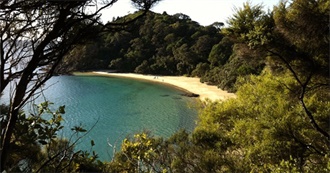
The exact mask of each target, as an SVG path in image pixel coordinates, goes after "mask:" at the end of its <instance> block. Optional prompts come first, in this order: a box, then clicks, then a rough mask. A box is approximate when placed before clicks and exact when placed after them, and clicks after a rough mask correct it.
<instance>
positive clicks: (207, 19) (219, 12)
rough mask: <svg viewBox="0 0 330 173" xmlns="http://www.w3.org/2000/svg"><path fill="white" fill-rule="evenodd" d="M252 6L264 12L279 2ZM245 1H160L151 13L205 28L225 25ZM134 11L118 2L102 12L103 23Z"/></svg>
mask: <svg viewBox="0 0 330 173" xmlns="http://www.w3.org/2000/svg"><path fill="white" fill-rule="evenodd" d="M249 1H250V2H252V4H254V5H255V4H260V3H261V4H263V5H264V7H265V10H266V11H267V9H272V8H273V6H274V5H277V4H278V2H279V1H280V0H249ZM244 2H247V0H162V1H161V2H160V3H158V4H157V5H156V6H155V7H153V8H152V9H151V11H154V12H157V13H163V12H164V11H166V12H167V14H170V15H173V14H176V13H183V14H186V15H188V16H189V17H190V18H191V19H192V20H194V21H196V22H198V23H199V24H201V25H204V26H207V25H211V24H212V23H214V22H224V23H226V21H227V19H228V17H230V16H232V14H233V12H234V8H235V7H242V6H243V3H244ZM134 11H136V9H134V7H133V6H132V5H131V3H130V0H118V2H116V3H115V5H114V6H112V7H111V8H109V9H107V10H106V11H104V12H103V15H102V20H103V22H107V21H111V20H112V18H113V17H117V16H124V15H127V14H129V13H133V12H134Z"/></svg>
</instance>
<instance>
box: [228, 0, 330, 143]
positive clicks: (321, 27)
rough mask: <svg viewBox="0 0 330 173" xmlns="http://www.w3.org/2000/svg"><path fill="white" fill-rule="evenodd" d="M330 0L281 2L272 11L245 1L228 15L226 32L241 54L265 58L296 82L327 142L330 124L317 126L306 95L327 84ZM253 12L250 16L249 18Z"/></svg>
mask: <svg viewBox="0 0 330 173" xmlns="http://www.w3.org/2000/svg"><path fill="white" fill-rule="evenodd" d="M329 7H330V4H329V1H326V0H313V1H308V0H296V1H293V2H291V3H287V2H281V3H280V4H279V5H278V6H277V7H276V8H274V11H273V13H270V14H268V15H267V14H265V13H263V12H262V11H261V10H260V9H261V6H253V7H251V6H250V5H249V4H245V6H244V9H241V10H239V11H238V13H237V14H236V15H234V17H233V18H232V19H231V20H230V25H231V26H230V27H229V28H228V30H227V32H228V33H229V35H230V36H231V37H232V38H233V39H234V40H235V41H236V44H238V45H239V46H238V47H237V48H238V49H239V50H240V52H241V53H242V54H243V55H244V54H245V55H246V54H249V55H253V57H262V58H265V59H266V57H267V56H268V57H269V59H268V60H269V61H267V63H268V64H269V65H270V66H271V67H272V69H273V72H274V74H276V73H280V74H281V73H290V74H291V75H292V76H293V77H294V79H295V80H296V84H295V85H292V86H288V87H289V88H290V89H291V91H292V94H293V95H294V98H296V99H297V101H299V102H300V104H301V106H302V108H303V110H304V112H305V114H306V116H307V118H308V119H309V121H310V123H311V125H312V126H313V127H314V128H315V130H316V131H318V132H319V133H320V134H322V135H323V137H324V138H325V139H326V140H327V141H328V142H330V131H329V129H324V128H321V127H320V125H319V123H321V122H317V121H316V120H315V116H317V113H316V112H313V111H312V110H311V109H310V108H309V107H308V106H307V105H306V103H305V97H306V96H307V95H309V94H312V93H315V92H322V91H324V90H328V89H329V61H328V60H329V51H328V45H329V40H330V38H329V34H328V33H329V27H328V25H327V23H328V17H329V15H328V14H329V12H330V11H329V9H330V8H329ZM248 16H253V18H252V19H253V20H251V19H250V18H247V17H248Z"/></svg>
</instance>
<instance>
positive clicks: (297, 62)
mask: <svg viewBox="0 0 330 173" xmlns="http://www.w3.org/2000/svg"><path fill="white" fill-rule="evenodd" d="M61 8H63V9H66V8H64V7H61ZM63 9H62V10H63ZM329 9H330V2H329V1H328V0H294V1H290V2H281V3H279V5H278V6H276V7H275V8H274V9H273V11H271V12H269V13H266V12H264V11H262V8H261V6H259V5H255V6H253V5H251V4H249V3H246V4H245V5H244V6H243V8H240V9H237V11H236V13H235V14H234V15H233V17H232V18H231V19H230V20H229V26H228V27H225V28H221V30H219V29H216V27H213V26H209V27H200V26H198V25H197V24H196V23H194V22H192V21H191V20H190V19H189V17H188V16H185V15H182V14H179V15H174V16H169V15H166V14H162V15H159V14H154V13H149V14H148V15H147V18H145V20H146V21H145V22H143V21H140V20H135V24H136V25H131V26H128V27H125V28H121V27H115V28H114V29H116V28H117V29H125V31H117V32H114V33H103V34H100V35H98V37H95V39H93V40H90V41H89V42H88V44H86V42H84V43H82V44H79V46H80V49H73V50H71V52H70V54H69V55H67V56H66V58H65V59H64V62H63V64H62V66H61V68H63V69H64V70H67V69H69V67H70V68H72V69H81V70H83V69H90V68H101V67H102V68H105V67H108V66H109V65H110V67H116V69H118V70H122V71H136V72H140V73H157V74H168V71H166V70H164V71H162V68H164V69H170V70H171V69H172V70H173V71H170V72H171V73H173V74H177V75H183V74H186V75H197V76H201V77H202V80H205V81H208V82H210V83H212V82H214V83H216V82H219V84H220V85H221V83H220V82H222V81H221V80H220V81H218V80H219V79H221V78H225V79H226V80H228V81H232V82H230V83H231V85H226V86H231V87H232V86H233V85H232V84H233V83H234V81H236V82H235V83H236V84H235V87H236V89H237V92H236V94H237V98H236V99H230V100H227V101H224V102H214V103H208V104H206V105H205V106H204V107H203V109H202V110H201V113H200V115H199V119H198V122H197V126H196V128H195V130H194V131H193V132H192V133H190V134H189V133H186V132H184V131H180V132H178V133H176V134H174V135H173V136H171V137H170V138H168V139H162V138H157V137H153V136H152V135H148V134H147V133H140V134H136V135H134V136H133V137H131V138H127V139H125V140H124V141H123V142H122V146H121V149H120V151H118V152H117V153H116V155H115V157H114V159H113V160H112V161H110V162H101V161H98V160H97V154H96V153H93V152H91V153H89V152H83V151H78V152H75V151H74V149H73V148H74V143H75V141H66V140H59V139H57V135H56V133H57V132H58V130H59V129H61V128H62V126H61V121H62V114H63V113H64V107H60V108H59V109H58V110H56V111H52V110H50V109H49V108H48V106H49V103H48V102H46V103H43V104H40V105H38V106H37V107H36V110H37V111H36V113H35V114H32V115H31V116H29V115H25V113H23V112H20V111H19V107H18V108H17V107H14V108H13V107H6V106H1V107H0V108H1V110H2V111H1V125H3V124H8V121H9V120H10V119H8V118H7V117H10V116H13V115H12V113H11V112H12V111H13V109H14V110H16V113H17V114H16V119H17V121H14V122H13V123H15V127H16V128H13V131H12V135H11V136H10V138H9V139H10V140H9V142H10V144H11V145H10V146H11V149H12V150H11V152H10V155H8V156H7V162H6V163H7V164H5V165H6V167H5V168H2V169H6V171H7V170H8V172H10V171H18V172H19V171H20V172H24V171H27V172H31V170H32V171H34V172H38V171H39V172H42V171H45V172H57V171H64V172H83V171H93V172H189V173H190V172H191V173H192V172H321V173H323V172H329V171H330V158H329V155H330V145H329V144H330V116H329V115H330V94H329V90H330V88H329V86H330V83H329V81H330V76H329V49H328V48H329V41H330V36H329V26H328V24H329V23H328V21H329V12H330V10H329ZM64 11H65V10H64ZM135 15H137V14H135ZM164 16H165V18H166V17H167V18H168V19H167V20H166V21H170V19H171V20H173V22H169V23H168V24H164V25H159V26H158V30H157V33H156V32H154V29H155V28H154V27H155V26H157V25H156V24H157V23H154V22H155V21H156V20H155V19H159V20H160V21H165V20H163V17H164ZM130 17H134V15H132V16H127V17H125V18H121V19H118V21H117V22H120V21H125V20H128V18H130ZM148 23H149V25H146V26H145V27H142V28H141V26H144V24H148ZM159 24H161V23H159ZM167 26H171V27H172V29H173V28H176V29H178V30H175V31H176V32H173V33H171V34H170V35H169V36H168V34H169V33H163V35H162V36H161V37H154V36H155V35H157V34H158V33H161V32H162V31H166V28H167ZM216 26H219V25H216ZM97 27H98V26H97V25H95V27H94V29H96V30H95V31H97ZM194 28H200V29H201V30H198V29H196V30H194ZM88 29H90V28H88ZM180 29H181V30H180ZM173 30H174V29H173ZM197 30H198V31H199V32H198V31H197ZM151 31H152V32H151ZM179 31H180V32H179ZM193 31H194V33H193ZM153 32H154V33H153ZM190 32H191V33H190ZM196 32H197V35H196V37H194V36H193V35H194V34H195V33H196ZM134 33H135V34H136V35H134ZM140 33H144V34H143V35H142V34H140ZM146 33H147V34H146ZM188 33H190V34H192V35H189V34H188ZM180 34H181V35H180ZM164 36H165V37H164ZM179 36H180V37H179ZM165 38H166V39H165ZM153 39H154V40H157V39H158V40H163V41H160V42H158V41H157V42H156V41H152V40H153ZM166 40H171V42H170V41H169V42H167V44H165V43H164V42H166ZM187 40H188V41H187ZM186 41H187V42H186ZM36 43H38V42H36ZM96 43H98V44H96ZM127 43H128V44H127ZM172 43H173V44H172ZM198 43H200V44H198ZM205 43H212V44H210V45H212V47H205V49H204V48H203V45H204V44H205ZM156 44H161V45H162V44H164V45H166V46H169V48H168V49H166V48H165V49H157V48H160V47H157V46H156ZM77 48H79V47H77ZM79 50H81V51H79ZM99 50H102V51H99ZM196 50H198V51H196ZM208 51H209V52H208ZM116 52H117V53H116ZM206 52H208V55H207V56H206V57H205V56H204V53H205V55H206V54H207V53H206ZM109 54H110V55H109ZM98 55H101V56H98ZM142 55H143V56H142ZM155 55H157V56H159V57H158V58H156V57H154V56H155ZM109 56H110V58H109ZM160 57H162V58H160ZM3 60H6V59H3ZM85 60H88V61H85ZM74 61H78V63H77V64H74V63H75V62H74ZM80 61H81V62H80ZM44 62H45V61H40V62H39V63H41V64H43V63H44ZM82 62H85V63H86V62H88V63H86V64H84V63H82ZM92 62H93V63H92ZM179 64H180V65H179ZM126 65H127V66H126ZM162 65H163V66H162ZM165 65H171V66H170V67H167V66H165ZM126 67H127V68H126ZM138 67H139V68H138ZM165 67H166V68H165ZM180 69H181V71H180ZM153 70H155V71H153ZM31 72H33V71H31ZM22 73H23V74H25V73H26V72H22ZM246 74H252V75H246ZM237 76H240V77H238V78H237ZM2 80H3V79H2ZM31 80H32V78H31ZM2 84H3V82H2ZM44 114H47V115H49V116H50V117H51V121H47V120H45V119H43V117H42V115H44ZM72 130H73V132H74V133H75V134H76V133H81V132H84V131H85V130H84V129H82V128H80V127H73V128H72ZM3 131H4V130H3ZM2 133H3V132H2ZM2 135H3V134H2ZM91 145H92V146H94V145H95V144H94V141H91ZM2 147H3V145H2ZM26 148H29V150H27V152H22V149H26ZM63 148H64V150H63ZM3 151H4V150H2V152H3ZM6 151H8V150H6ZM24 151H25V150H24ZM31 153H32V154H31ZM9 168H10V169H9ZM23 168H25V170H22V169H23Z"/></svg>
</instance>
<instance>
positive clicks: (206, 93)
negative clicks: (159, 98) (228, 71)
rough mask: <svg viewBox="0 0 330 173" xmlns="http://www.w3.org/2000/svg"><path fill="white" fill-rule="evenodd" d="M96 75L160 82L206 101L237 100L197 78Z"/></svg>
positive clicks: (109, 73) (233, 96) (105, 73)
mask: <svg viewBox="0 0 330 173" xmlns="http://www.w3.org/2000/svg"><path fill="white" fill-rule="evenodd" d="M92 74H94V75H106V76H113V77H125V78H133V79H143V80H148V81H151V82H159V83H163V84H166V85H172V86H175V87H178V88H180V89H183V90H186V91H188V92H190V93H194V94H198V95H199V98H200V100H202V101H206V100H211V101H223V100H226V99H229V98H235V97H236V95H235V94H234V93H228V92H227V91H223V90H221V89H218V88H217V87H216V86H211V85H207V84H205V83H201V82H200V79H199V78H197V77H184V76H152V75H142V74H135V73H111V72H100V71H94V72H92Z"/></svg>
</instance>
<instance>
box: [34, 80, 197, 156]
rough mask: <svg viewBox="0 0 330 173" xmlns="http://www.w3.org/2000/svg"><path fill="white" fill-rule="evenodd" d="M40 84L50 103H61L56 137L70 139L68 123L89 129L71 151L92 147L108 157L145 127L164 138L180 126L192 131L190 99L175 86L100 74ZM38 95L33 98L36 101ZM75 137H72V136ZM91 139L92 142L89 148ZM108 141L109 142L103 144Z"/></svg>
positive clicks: (195, 113)
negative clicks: (61, 107)
mask: <svg viewBox="0 0 330 173" xmlns="http://www.w3.org/2000/svg"><path fill="white" fill-rule="evenodd" d="M44 88H47V89H46V90H45V91H44V96H45V98H47V100H49V101H50V102H53V103H54V105H53V107H54V108H56V107H58V106H60V105H65V110H66V113H65V114H64V115H63V118H64V122H63V125H64V126H65V128H64V130H63V131H62V132H60V134H59V136H61V137H64V138H70V137H71V135H72V131H71V130H70V129H71V128H72V127H73V126H76V125H81V126H82V127H83V128H85V129H87V130H90V131H89V132H88V133H87V134H86V136H84V137H83V138H82V139H81V140H80V141H79V142H78V143H77V145H76V148H77V149H82V150H87V151H93V150H94V151H96V153H97V154H98V155H99V157H100V159H101V160H111V158H112V156H113V151H114V147H115V149H116V150H117V151H118V150H119V149H120V144H121V142H122V140H123V139H124V138H125V137H127V136H128V135H133V134H134V133H137V132H141V131H143V130H147V131H150V132H151V134H153V135H155V136H161V137H169V136H170V135H171V134H173V133H174V132H176V131H178V130H180V129H186V130H187V131H192V130H193V128H194V126H195V120H196V117H197V110H196V108H194V106H193V105H194V104H195V100H194V99H193V98H187V97H184V96H181V95H180V94H182V93H183V91H180V90H178V89H175V88H172V87H169V86H165V85H161V84H157V83H151V82H147V81H141V80H133V79H127V78H114V77H104V76H56V77H52V78H51V79H50V80H49V81H48V82H47V84H46V86H45V87H44ZM42 100H43V99H42V97H39V99H37V101H36V102H37V103H38V102H41V101H42ZM74 137H76V136H74ZM91 140H93V141H94V142H95V146H94V147H93V148H92V149H91V142H90V141H91ZM109 144H110V145H109Z"/></svg>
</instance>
